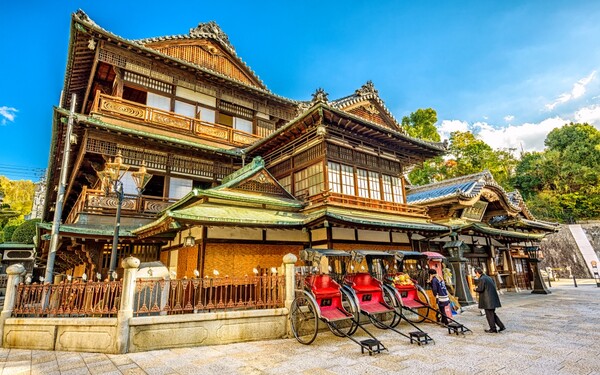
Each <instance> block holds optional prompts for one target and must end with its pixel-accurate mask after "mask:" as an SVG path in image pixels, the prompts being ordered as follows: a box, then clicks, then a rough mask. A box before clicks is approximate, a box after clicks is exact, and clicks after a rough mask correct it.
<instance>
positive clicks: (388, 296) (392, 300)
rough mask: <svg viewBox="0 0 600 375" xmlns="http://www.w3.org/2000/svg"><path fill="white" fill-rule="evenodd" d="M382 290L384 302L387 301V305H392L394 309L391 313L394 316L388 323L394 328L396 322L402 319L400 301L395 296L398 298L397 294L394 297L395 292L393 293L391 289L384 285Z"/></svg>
mask: <svg viewBox="0 0 600 375" xmlns="http://www.w3.org/2000/svg"><path fill="white" fill-rule="evenodd" d="M383 291H384V295H383V298H384V299H385V302H387V303H388V305H390V306H392V307H393V308H394V310H395V314H393V315H394V318H393V319H392V321H391V322H390V323H389V326H390V327H392V328H395V327H396V326H398V324H400V321H401V320H402V301H399V300H398V299H397V298H400V296H399V295H398V297H396V294H394V292H393V291H391V290H390V289H388V288H387V287H384V288H383ZM394 291H395V288H394Z"/></svg>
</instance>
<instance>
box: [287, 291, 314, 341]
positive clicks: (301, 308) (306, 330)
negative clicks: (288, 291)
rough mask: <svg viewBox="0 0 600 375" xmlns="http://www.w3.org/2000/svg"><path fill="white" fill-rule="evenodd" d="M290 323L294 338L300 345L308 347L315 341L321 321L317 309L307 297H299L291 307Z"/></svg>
mask: <svg viewBox="0 0 600 375" xmlns="http://www.w3.org/2000/svg"><path fill="white" fill-rule="evenodd" d="M290 321H291V326H292V332H293V333H294V337H296V340H298V342H299V343H301V344H304V345H308V344H310V343H312V342H313V341H315V338H316V337H317V329H318V325H319V320H318V319H317V307H316V306H315V305H314V303H313V302H312V301H311V300H310V299H309V298H307V297H306V296H298V297H296V299H294V301H292V305H291V307H290Z"/></svg>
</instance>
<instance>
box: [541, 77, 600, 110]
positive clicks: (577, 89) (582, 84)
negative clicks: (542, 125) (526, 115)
mask: <svg viewBox="0 0 600 375" xmlns="http://www.w3.org/2000/svg"><path fill="white" fill-rule="evenodd" d="M595 78H596V71H595V70H594V71H593V72H591V73H590V75H588V76H587V77H583V78H582V79H580V80H579V81H577V82H575V83H574V84H573V88H572V89H571V92H565V93H562V94H560V95H559V96H558V98H556V100H555V101H554V102H552V103H550V104H546V109H548V110H550V111H551V110H553V109H554V108H555V107H556V106H557V105H559V104H563V103H566V102H568V101H569V100H572V99H577V98H580V97H582V96H583V95H584V94H585V91H586V86H587V85H589V84H590V82H592V81H593V80H594V79H595Z"/></svg>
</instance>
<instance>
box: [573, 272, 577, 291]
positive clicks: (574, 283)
mask: <svg viewBox="0 0 600 375" xmlns="http://www.w3.org/2000/svg"><path fill="white" fill-rule="evenodd" d="M573 285H574V286H575V288H577V280H575V275H573Z"/></svg>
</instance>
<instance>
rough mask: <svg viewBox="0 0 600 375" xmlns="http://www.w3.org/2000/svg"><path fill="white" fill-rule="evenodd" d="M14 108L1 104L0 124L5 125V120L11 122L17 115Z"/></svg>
mask: <svg viewBox="0 0 600 375" xmlns="http://www.w3.org/2000/svg"><path fill="white" fill-rule="evenodd" d="M17 112H19V111H17V109H16V108H12V107H6V106H2V107H0V125H6V121H10V122H13V121H14V120H15V117H16V116H17V115H16V113H17Z"/></svg>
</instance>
